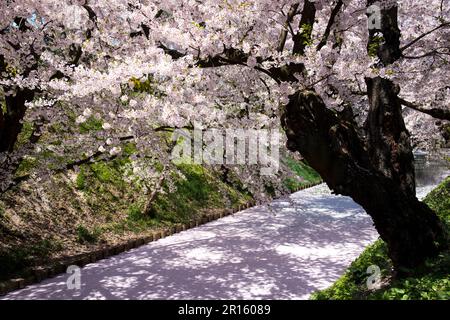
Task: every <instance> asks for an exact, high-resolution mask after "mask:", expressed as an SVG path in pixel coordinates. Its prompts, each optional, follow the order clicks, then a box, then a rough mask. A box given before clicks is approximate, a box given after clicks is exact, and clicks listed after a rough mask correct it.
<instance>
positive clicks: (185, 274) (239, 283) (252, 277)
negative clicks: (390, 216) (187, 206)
mask: <svg viewBox="0 0 450 320" xmlns="http://www.w3.org/2000/svg"><path fill="white" fill-rule="evenodd" d="M377 236H378V234H377V232H376V231H375V230H374V228H373V226H372V221H371V219H370V217H369V216H368V215H367V214H366V213H365V212H364V210H363V209H362V208H361V207H359V206H358V205H357V204H355V203H354V202H353V201H352V200H351V199H350V198H347V197H342V196H334V195H331V194H330V192H329V190H328V189H327V187H326V186H325V185H320V186H317V187H313V188H310V189H308V190H303V191H300V192H297V193H295V194H293V195H291V196H290V197H288V198H284V199H279V200H275V201H274V202H273V203H272V204H271V205H270V206H258V207H254V208H250V209H247V210H245V211H242V212H240V213H237V214H234V215H232V216H228V217H225V218H222V219H220V220H217V221H213V222H210V223H208V224H205V225H202V226H200V227H198V228H194V229H191V230H188V231H184V232H181V233H178V234H175V235H173V236H170V237H167V238H164V239H161V240H159V241H156V242H152V243H150V244H148V245H145V246H142V247H139V248H136V249H133V250H130V251H128V252H126V253H122V254H119V255H117V256H115V257H112V258H109V259H105V260H101V261H99V262H97V263H93V264H88V265H87V266H85V267H84V268H83V269H82V270H81V283H82V286H81V289H80V290H76V289H72V290H69V289H67V285H66V280H67V278H68V277H69V276H70V275H69V274H62V275H59V276H57V277H55V278H52V279H47V280H45V281H43V282H41V283H39V284H36V285H32V286H29V287H26V288H24V289H22V290H19V291H16V292H13V293H10V294H9V295H7V296H5V297H3V298H4V299H305V298H308V296H309V294H311V293H312V292H313V291H315V290H319V289H323V288H325V287H327V286H329V285H330V284H331V283H332V282H334V281H335V280H336V279H337V278H338V277H339V276H340V275H341V274H342V273H343V272H344V270H345V268H346V267H347V266H348V265H349V263H350V262H351V261H352V260H353V259H355V258H356V257H357V256H358V255H359V254H360V253H361V252H362V251H363V249H364V247H365V246H367V245H368V244H370V243H371V242H373V241H374V240H375V239H376V238H377Z"/></svg>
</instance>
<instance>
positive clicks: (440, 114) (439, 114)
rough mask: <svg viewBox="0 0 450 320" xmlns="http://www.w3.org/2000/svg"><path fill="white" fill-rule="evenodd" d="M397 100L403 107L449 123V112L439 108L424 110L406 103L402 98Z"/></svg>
mask: <svg viewBox="0 0 450 320" xmlns="http://www.w3.org/2000/svg"><path fill="white" fill-rule="evenodd" d="M398 99H399V102H400V103H401V104H402V105H404V106H405V107H408V108H411V109H413V110H416V111H419V112H422V113H425V114H428V115H430V116H432V117H433V118H436V119H440V120H447V121H450V110H444V109H439V108H431V109H425V108H423V107H420V106H418V105H416V104H414V103H412V102H409V101H406V100H404V99H402V98H398Z"/></svg>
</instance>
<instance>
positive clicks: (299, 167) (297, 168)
mask: <svg viewBox="0 0 450 320" xmlns="http://www.w3.org/2000/svg"><path fill="white" fill-rule="evenodd" d="M285 163H286V165H287V166H288V167H289V169H291V170H292V172H293V173H294V174H295V175H296V177H289V178H286V179H285V180H284V181H283V184H284V185H285V186H286V187H287V188H288V189H289V190H290V191H296V190H298V188H300V187H301V186H304V185H305V184H308V183H317V182H319V181H320V180H321V177H320V175H319V174H318V173H317V172H316V171H315V170H314V169H313V168H311V167H310V166H308V165H307V164H306V163H305V162H304V161H296V160H294V159H292V158H290V157H287V158H286V159H285Z"/></svg>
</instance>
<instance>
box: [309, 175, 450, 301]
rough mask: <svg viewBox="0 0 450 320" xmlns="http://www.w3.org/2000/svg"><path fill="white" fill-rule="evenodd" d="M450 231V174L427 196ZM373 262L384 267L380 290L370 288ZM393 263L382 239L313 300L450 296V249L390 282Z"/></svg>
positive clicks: (447, 297)
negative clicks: (412, 271)
mask: <svg viewBox="0 0 450 320" xmlns="http://www.w3.org/2000/svg"><path fill="white" fill-rule="evenodd" d="M424 202H425V203H427V204H428V205H429V206H430V207H431V208H432V209H433V210H435V212H436V213H437V214H438V215H439V217H440V218H441V220H442V221H444V222H445V223H446V226H447V229H448V231H449V232H450V177H448V178H447V179H445V180H444V181H443V182H442V183H441V184H440V185H439V186H438V187H437V188H436V189H434V190H433V191H431V192H430V193H429V194H428V195H427V197H426V198H425V199H424ZM370 265H377V266H379V267H380V270H381V273H382V279H385V280H387V285H385V286H383V287H382V288H381V289H379V290H375V291H369V290H368V289H367V285H366V280H367V278H368V276H369V275H370V274H368V273H366V271H367V268H368V267H369V266H370ZM391 270H392V263H391V261H390V259H389V258H388V256H387V249H386V245H385V243H384V242H383V241H382V240H378V241H376V242H375V243H374V244H373V245H371V246H369V247H367V248H366V250H365V251H364V252H363V253H362V254H361V255H360V256H359V257H358V258H357V259H356V260H355V261H354V262H353V263H352V264H351V265H350V267H349V268H348V269H347V271H346V273H345V274H344V275H343V276H342V277H341V278H340V279H339V280H337V281H336V282H335V283H334V284H333V285H332V286H331V287H330V288H328V289H325V290H322V291H318V292H316V293H314V294H313V295H312V297H311V299H316V300H342V299H386V300H397V299H403V300H409V299H414V300H416V299H427V300H429V299H444V300H448V299H450V273H449V270H450V250H447V251H445V252H442V253H441V254H440V255H439V256H438V257H437V258H434V259H429V260H428V261H427V262H426V264H425V266H424V267H422V268H420V269H419V270H416V271H415V273H414V274H413V275H412V276H410V277H408V278H404V279H395V280H393V281H389V278H387V277H389V276H390V274H391Z"/></svg>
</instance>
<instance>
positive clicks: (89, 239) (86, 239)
mask: <svg viewBox="0 0 450 320" xmlns="http://www.w3.org/2000/svg"><path fill="white" fill-rule="evenodd" d="M76 231H77V240H78V242H79V243H81V244H86V243H96V242H98V240H99V237H100V230H99V229H94V230H93V231H91V230H89V229H87V228H86V227H84V226H82V225H79V226H78V227H77V229H76Z"/></svg>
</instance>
